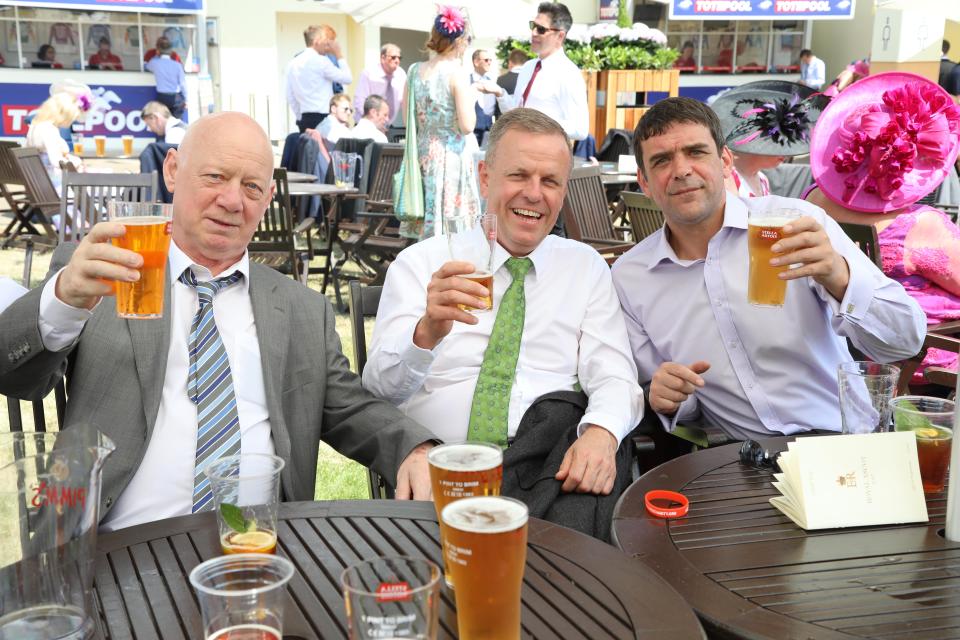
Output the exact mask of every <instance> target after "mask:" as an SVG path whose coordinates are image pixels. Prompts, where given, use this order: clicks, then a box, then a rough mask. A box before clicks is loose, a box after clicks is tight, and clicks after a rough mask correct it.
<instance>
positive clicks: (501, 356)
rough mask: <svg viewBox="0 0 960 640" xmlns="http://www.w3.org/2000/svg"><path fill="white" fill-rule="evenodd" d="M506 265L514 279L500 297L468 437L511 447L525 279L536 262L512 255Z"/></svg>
mask: <svg viewBox="0 0 960 640" xmlns="http://www.w3.org/2000/svg"><path fill="white" fill-rule="evenodd" d="M506 264H507V271H509V272H510V276H511V277H512V278H513V281H512V282H511V283H510V286H509V287H507V290H506V291H505V292H504V293H503V298H501V299H500V308H499V309H498V310H497V319H496V320H494V322H493V330H492V331H491V332H490V341H489V342H488V343H487V349H486V351H484V352H483V362H482V363H481V364H480V375H478V376H477V387H476V389H475V390H474V392H473V404H472V405H471V406H470V424H469V426H468V427H467V440H479V441H481V442H491V443H493V444H498V445H500V446H501V447H506V446H507V433H508V429H509V427H508V425H507V420H508V418H509V417H510V390H511V388H512V387H513V379H514V377H516V375H517V359H518V358H519V357H520V340H521V338H522V337H523V321H524V317H525V315H526V309H527V301H526V295H525V294H524V289H523V279H524V278H525V277H526V275H527V271H529V270H530V268H531V267H532V266H533V262H532V261H531V260H530V258H508V259H507V263H506Z"/></svg>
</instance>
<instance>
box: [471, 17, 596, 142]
mask: <svg viewBox="0 0 960 640" xmlns="http://www.w3.org/2000/svg"><path fill="white" fill-rule="evenodd" d="M572 25H573V18H572V17H571V15H570V10H569V9H567V7H566V6H565V5H563V4H561V3H559V2H541V3H540V5H539V6H538V7H537V17H536V19H534V20H531V21H530V48H531V49H532V50H533V52H534V53H535V54H536V55H537V57H536V58H534V59H533V60H529V61H528V62H527V63H526V64H524V65H523V66H522V67H520V72H519V75H518V76H517V87H516V90H515V91H514V92H513V95H507V92H506V91H504V89H503V88H502V87H500V86H498V85H497V84H496V83H484V84H483V85H480V86H478V87H477V88H478V90H480V91H483V92H485V93H491V94H493V95H495V96H497V103H498V105H499V106H500V111H501V112H503V113H506V112H507V111H509V110H510V109H515V108H517V107H529V108H531V109H536V110H538V111H541V112H543V113H545V114H546V115H548V116H550V117H551V118H553V119H554V120H556V121H557V122H559V123H560V126H561V127H563V130H564V131H565V132H566V133H567V136H569V137H570V138H571V139H572V140H583V139H584V138H586V137H587V135H588V134H589V133H590V131H589V128H590V117H589V113H588V112H587V85H586V83H585V82H584V81H583V75H582V74H581V73H580V69H579V68H577V65H575V64H573V63H572V62H571V61H570V58H568V57H567V56H566V54H565V53H564V52H563V41H564V39H565V38H566V37H567V31H568V30H569V29H570V27H571V26H572Z"/></svg>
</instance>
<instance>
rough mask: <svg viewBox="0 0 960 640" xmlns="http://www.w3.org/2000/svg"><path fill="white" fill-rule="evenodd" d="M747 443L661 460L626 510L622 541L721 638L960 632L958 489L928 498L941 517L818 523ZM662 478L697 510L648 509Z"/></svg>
mask: <svg viewBox="0 0 960 640" xmlns="http://www.w3.org/2000/svg"><path fill="white" fill-rule="evenodd" d="M827 437H830V436H827ZM836 437H842V436H836ZM790 440H791V438H771V439H769V440H764V441H762V442H763V443H764V444H765V445H766V446H768V447H771V448H773V449H774V450H783V449H785V448H786V444H787V442H789V441H790ZM739 449H740V445H739V444H732V445H727V446H723V447H716V448H713V449H706V450H704V451H698V452H696V453H692V454H688V455H685V456H682V457H680V458H676V459H674V460H671V461H669V462H667V463H665V464H663V465H661V466H659V467H657V468H655V469H653V470H651V471H650V472H648V473H647V474H646V475H644V476H643V477H642V478H640V479H639V480H638V481H637V482H635V483H634V484H633V485H632V486H631V487H630V488H629V489H628V490H627V491H626V492H625V493H624V494H623V496H622V497H621V498H620V502H619V504H618V506H617V510H616V512H615V513H614V521H613V532H614V537H615V540H616V543H617V545H618V546H620V548H621V549H623V550H624V551H626V552H627V553H629V554H631V555H633V556H634V557H635V558H639V559H641V560H643V561H644V562H645V563H647V565H649V566H650V567H651V568H652V569H654V570H655V571H656V572H657V573H659V574H660V575H661V576H663V577H664V578H665V579H666V580H667V582H669V583H670V584H671V585H673V587H674V588H675V589H676V590H677V591H679V592H680V594H681V595H682V596H683V597H684V598H685V599H686V600H687V601H688V602H689V603H690V604H691V605H692V606H693V608H694V609H695V610H696V612H697V614H698V615H699V616H700V618H701V620H702V621H703V623H704V626H705V627H706V628H707V631H708V633H710V634H711V637H718V638H775V639H777V640H783V639H787V638H802V639H808V638H817V639H819V638H824V639H828V638H830V639H833V638H905V639H909V640H923V639H926V638H938V639H941V638H958V637H960V590H958V589H957V584H958V582H960V579H958V577H957V576H958V575H960V544H956V543H952V542H949V541H947V540H946V539H944V538H943V537H942V536H941V535H939V533H938V532H940V531H942V529H943V526H944V514H945V512H946V493H943V494H936V495H931V496H928V497H927V511H928V514H929V516H930V522H929V523H920V524H905V525H896V526H894V525H891V526H877V527H857V528H850V529H826V530H819V531H809V532H806V531H803V530H802V529H800V528H799V527H797V526H796V525H795V524H794V523H793V522H792V521H790V520H789V519H788V518H787V517H786V516H784V515H782V514H781V513H780V512H779V511H778V510H776V509H774V508H773V507H772V506H771V505H770V504H769V502H768V500H769V498H771V497H773V496H775V495H779V493H778V492H777V490H776V489H774V488H773V486H772V485H771V484H770V482H771V480H772V476H771V474H770V472H768V471H762V470H757V469H753V468H750V467H746V466H743V465H741V464H740V463H739V455H738V454H739ZM650 489H671V490H675V491H680V492H681V493H683V494H684V495H686V496H687V497H688V498H689V499H690V511H689V513H688V515H687V517H685V518H682V519H677V520H672V521H667V520H661V519H658V518H654V517H652V516H650V515H648V514H647V512H646V510H645V508H644V505H643V496H644V494H645V493H646V492H647V491H649V490H650ZM714 634H716V635H714Z"/></svg>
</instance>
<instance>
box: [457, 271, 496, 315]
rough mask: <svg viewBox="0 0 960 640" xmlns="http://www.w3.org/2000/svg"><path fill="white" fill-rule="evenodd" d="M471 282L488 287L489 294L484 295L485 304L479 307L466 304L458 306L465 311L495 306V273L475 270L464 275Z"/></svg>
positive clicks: (486, 309) (481, 309) (488, 308)
mask: <svg viewBox="0 0 960 640" xmlns="http://www.w3.org/2000/svg"><path fill="white" fill-rule="evenodd" d="M463 277H464V278H466V279H467V280H470V281H471V282H476V283H477V284H479V285H481V286H484V287H486V288H487V295H486V296H484V297H483V306H482V307H480V308H479V309H477V308H474V307H468V306H467V305H465V304H458V305H457V306H458V307H459V308H461V309H463V310H464V311H489V310H490V309H492V308H493V274H492V273H489V272H487V273H480V272H474V273H471V274H468V275H465V276H463Z"/></svg>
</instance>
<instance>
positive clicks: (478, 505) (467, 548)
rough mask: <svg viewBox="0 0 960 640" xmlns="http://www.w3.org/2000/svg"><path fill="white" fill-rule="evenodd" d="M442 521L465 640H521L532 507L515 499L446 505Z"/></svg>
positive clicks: (446, 558)
mask: <svg viewBox="0 0 960 640" xmlns="http://www.w3.org/2000/svg"><path fill="white" fill-rule="evenodd" d="M441 522H442V523H443V526H444V527H445V528H446V540H444V543H443V557H444V562H445V563H446V564H447V566H448V567H450V569H451V571H452V572H453V580H454V582H455V583H456V585H457V590H456V599H457V627H458V629H459V632H460V638H461V640H479V639H485V638H490V639H493V638H496V639H497V640H511V639H513V638H519V637H520V587H521V585H522V583H523V569H524V566H525V564H526V558H527V506H526V505H525V504H523V503H522V502H520V501H519V500H514V499H512V498H502V497H478V498H464V499H463V500H457V501H455V502H451V503H450V504H448V505H447V506H446V507H444V509H443V513H442V516H441Z"/></svg>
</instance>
